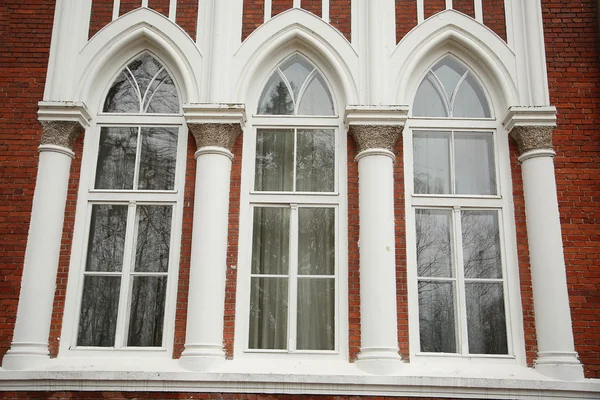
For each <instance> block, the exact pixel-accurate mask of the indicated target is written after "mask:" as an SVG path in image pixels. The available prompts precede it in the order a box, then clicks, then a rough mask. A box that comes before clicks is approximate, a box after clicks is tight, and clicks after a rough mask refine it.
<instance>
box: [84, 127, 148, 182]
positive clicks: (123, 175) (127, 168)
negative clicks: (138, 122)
mask: <svg viewBox="0 0 600 400" xmlns="http://www.w3.org/2000/svg"><path fill="white" fill-rule="evenodd" d="M137 136H138V128H107V127H104V128H102V130H101V131H100V145H99V147H98V164H97V167H96V183H95V186H94V187H95V188H96V189H133V174H134V171H135V152H136V147H137Z"/></svg>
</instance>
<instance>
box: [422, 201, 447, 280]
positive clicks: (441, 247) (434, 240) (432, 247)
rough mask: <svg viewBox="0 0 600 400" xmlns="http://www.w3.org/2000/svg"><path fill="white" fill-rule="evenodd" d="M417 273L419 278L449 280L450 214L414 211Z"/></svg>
mask: <svg viewBox="0 0 600 400" xmlns="http://www.w3.org/2000/svg"><path fill="white" fill-rule="evenodd" d="M416 225H417V271H418V272H417V273H418V274H419V276H420V277H439V278H450V277H453V276H454V268H453V266H452V226H451V225H452V212H451V211H450V210H416Z"/></svg>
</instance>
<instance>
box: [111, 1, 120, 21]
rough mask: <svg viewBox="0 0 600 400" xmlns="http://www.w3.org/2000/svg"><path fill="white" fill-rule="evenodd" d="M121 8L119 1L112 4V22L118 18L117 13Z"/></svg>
mask: <svg viewBox="0 0 600 400" xmlns="http://www.w3.org/2000/svg"><path fill="white" fill-rule="evenodd" d="M120 7H121V0H114V2H113V12H112V20H113V21H114V20H116V19H117V18H119V12H120Z"/></svg>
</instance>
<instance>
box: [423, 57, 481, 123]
mask: <svg viewBox="0 0 600 400" xmlns="http://www.w3.org/2000/svg"><path fill="white" fill-rule="evenodd" d="M412 114H413V116H415V117H450V118H452V117H455V118H490V117H491V112H490V106H489V103H488V100H487V98H486V95H485V91H484V90H483V87H482V86H481V84H480V83H479V81H478V79H477V78H476V77H475V74H473V72H471V71H470V70H469V69H468V68H467V67H465V66H464V65H463V64H462V63H461V62H459V61H458V60H457V59H456V58H454V57H451V56H447V57H445V58H443V59H442V60H441V61H439V62H438V63H437V64H435V65H434V66H433V68H431V69H430V70H429V72H428V73H427V75H426V76H425V79H423V82H421V85H420V86H419V89H418V90H417V95H416V96H415V101H414V104H413V112H412Z"/></svg>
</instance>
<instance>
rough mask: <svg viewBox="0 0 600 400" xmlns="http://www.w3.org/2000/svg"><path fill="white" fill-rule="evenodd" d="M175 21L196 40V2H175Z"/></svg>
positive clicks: (186, 0) (192, 0) (190, 0)
mask: <svg viewBox="0 0 600 400" xmlns="http://www.w3.org/2000/svg"><path fill="white" fill-rule="evenodd" d="M175 21H176V22H177V24H178V25H179V26H181V27H182V28H183V30H184V31H186V32H187V34H188V35H190V37H191V38H192V39H193V40H196V24H197V23H198V1H197V0H177V16H176V18H175Z"/></svg>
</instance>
